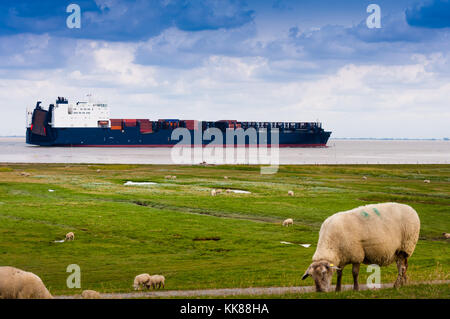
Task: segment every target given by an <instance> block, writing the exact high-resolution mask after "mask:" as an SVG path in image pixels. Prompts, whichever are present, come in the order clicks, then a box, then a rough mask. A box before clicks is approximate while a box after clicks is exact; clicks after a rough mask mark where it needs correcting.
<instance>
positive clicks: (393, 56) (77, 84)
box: [0, 0, 450, 138]
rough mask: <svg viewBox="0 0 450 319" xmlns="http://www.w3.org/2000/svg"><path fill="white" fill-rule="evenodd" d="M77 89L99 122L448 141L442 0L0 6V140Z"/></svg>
mask: <svg viewBox="0 0 450 319" xmlns="http://www.w3.org/2000/svg"><path fill="white" fill-rule="evenodd" d="M72 3H74V4H77V5H79V7H80V9H81V27H80V28H68V26H67V23H66V20H67V18H68V17H69V15H70V14H71V13H70V12H69V13H67V12H66V9H67V6H68V5H69V4H72ZM372 3H374V4H377V5H378V6H379V7H380V9H381V28H369V27H368V26H367V24H366V19H367V18H368V17H369V15H370V14H371V13H368V12H367V7H368V5H369V4H372ZM87 94H91V95H92V96H93V99H94V100H96V101H100V102H103V103H108V104H109V106H110V109H111V117H112V118H149V119H151V120H157V119H159V118H180V119H198V120H221V119H236V120H241V121H298V122H301V121H316V120H319V121H321V122H322V123H323V126H324V128H325V129H327V130H331V131H333V134H332V137H355V138H356V137H375V138H385V137H389V138H443V137H450V0H423V1H417V0H396V1H392V0H383V1H381V0H371V1H364V0H348V1H339V0H324V1H320V0H267V1H264V0H246V1H240V0H195V1H194V0H193V1H189V0H180V1H175V0H149V1H144V0H78V1H77V0H71V1H64V0H53V1H49V0H41V1H35V0H2V1H1V2H0V111H1V113H2V119H1V120H0V121H1V124H2V125H1V126H0V136H7V135H19V136H23V135H24V134H25V110H26V108H27V107H28V108H32V107H34V105H35V104H36V101H38V100H39V101H43V104H44V105H48V104H50V103H54V101H55V100H56V97H57V96H65V97H67V98H68V99H69V100H71V101H82V100H86V95H87Z"/></svg>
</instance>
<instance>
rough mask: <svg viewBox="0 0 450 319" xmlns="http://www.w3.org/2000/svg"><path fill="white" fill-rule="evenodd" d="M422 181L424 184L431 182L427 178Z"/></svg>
mask: <svg viewBox="0 0 450 319" xmlns="http://www.w3.org/2000/svg"><path fill="white" fill-rule="evenodd" d="M423 182H424V183H425V184H430V183H431V181H430V180H429V179H425V180H424V181H423Z"/></svg>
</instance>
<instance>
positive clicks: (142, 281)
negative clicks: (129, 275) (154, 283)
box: [133, 274, 150, 290]
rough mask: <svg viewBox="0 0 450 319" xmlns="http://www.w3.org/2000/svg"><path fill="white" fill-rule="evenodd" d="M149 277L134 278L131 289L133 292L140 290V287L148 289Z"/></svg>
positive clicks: (138, 276) (142, 275)
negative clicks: (132, 288)
mask: <svg viewBox="0 0 450 319" xmlns="http://www.w3.org/2000/svg"><path fill="white" fill-rule="evenodd" d="M149 283H150V275H149V274H140V275H137V276H136V277H134V282H133V287H134V290H141V287H147V288H148V287H149Z"/></svg>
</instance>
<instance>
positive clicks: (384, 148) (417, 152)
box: [0, 138, 450, 164]
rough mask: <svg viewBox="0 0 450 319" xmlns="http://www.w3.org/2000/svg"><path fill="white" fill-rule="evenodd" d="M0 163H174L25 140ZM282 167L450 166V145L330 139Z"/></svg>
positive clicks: (129, 151) (2, 147)
mask: <svg viewBox="0 0 450 319" xmlns="http://www.w3.org/2000/svg"><path fill="white" fill-rule="evenodd" d="M247 152H248V150H247ZM0 162H2V163H7V162H9V163H123V164H173V163H174V162H173V160H172V157H171V149H169V148H95V147H92V148H91V147H81V148H80V147H73V148H72V147H41V146H31V145H27V144H26V143H25V139H24V138H0ZM207 162H208V160H207ZM279 163H280V164H417V163H420V164H449V163H450V141H442V140H440V141H412V140H410V141H378V140H333V139H331V140H330V141H329V142H328V147H326V148H281V149H280V150H279Z"/></svg>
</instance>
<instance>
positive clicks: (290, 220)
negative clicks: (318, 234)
mask: <svg viewBox="0 0 450 319" xmlns="http://www.w3.org/2000/svg"><path fill="white" fill-rule="evenodd" d="M289 225H294V220H293V219H292V218H288V219H286V220H284V221H283V226H286V227H289Z"/></svg>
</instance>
